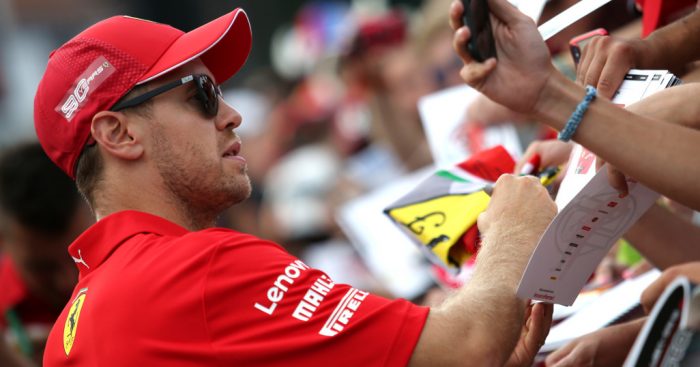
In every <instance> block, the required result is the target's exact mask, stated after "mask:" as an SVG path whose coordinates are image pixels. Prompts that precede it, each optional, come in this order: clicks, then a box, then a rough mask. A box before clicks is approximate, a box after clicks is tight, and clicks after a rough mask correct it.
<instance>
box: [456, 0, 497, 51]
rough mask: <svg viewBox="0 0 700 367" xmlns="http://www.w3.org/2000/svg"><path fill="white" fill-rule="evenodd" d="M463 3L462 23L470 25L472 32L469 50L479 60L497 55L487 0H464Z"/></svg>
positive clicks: (468, 44) (468, 45)
mask: <svg viewBox="0 0 700 367" xmlns="http://www.w3.org/2000/svg"><path fill="white" fill-rule="evenodd" d="M462 4H463V5H464V13H462V23H464V24H465V25H466V26H467V27H469V32H470V33H471V37H470V38H469V42H468V43H467V51H469V54H470V55H471V56H472V57H473V58H474V60H476V61H479V62H483V61H485V60H487V59H489V58H491V57H496V41H495V40H494V39H493V31H492V29H491V17H490V12H489V4H488V3H487V0H462Z"/></svg>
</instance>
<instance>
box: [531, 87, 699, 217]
mask: <svg viewBox="0 0 700 367" xmlns="http://www.w3.org/2000/svg"><path fill="white" fill-rule="evenodd" d="M584 93H585V92H584V89H583V88H582V87H581V86H578V85H576V84H575V83H574V82H572V81H570V80H568V79H566V77H564V76H562V75H560V74H553V75H551V76H550V78H549V80H548V81H547V84H546V86H545V87H544V88H543V90H542V92H541V95H540V97H539V101H540V102H539V103H538V104H537V105H536V109H535V113H534V117H535V119H537V120H538V121H541V122H543V123H546V124H547V125H549V126H551V127H553V128H555V129H557V130H561V129H563V128H564V125H565V124H566V121H567V120H568V119H569V117H570V116H571V114H572V112H573V111H574V110H575V109H576V106H577V105H578V103H579V102H580V101H581V100H582V99H583V96H584ZM574 140H575V141H576V142H578V143H580V144H582V145H583V146H585V147H586V148H588V149H589V150H591V151H592V152H594V153H595V154H597V155H598V156H600V157H601V158H603V159H604V160H605V161H607V162H609V163H611V164H612V165H614V166H616V167H618V168H620V169H621V170H622V171H623V172H625V173H626V174H628V175H629V176H631V177H634V178H635V179H637V180H639V181H640V182H643V183H644V184H645V185H647V186H649V187H650V188H652V189H654V190H656V191H658V192H660V193H662V194H664V195H666V196H668V197H670V198H671V199H674V200H676V201H679V202H682V203H684V204H686V205H688V206H690V207H692V208H693V209H696V210H698V209H700V194H698V193H697V190H696V189H695V183H696V182H697V177H700V165H697V164H689V163H690V162H691V161H690V160H691V157H695V156H696V155H697V142H698V141H700V131H698V130H695V129H690V128H687V127H683V126H678V125H675V124H669V123H666V122H664V121H660V120H655V119H651V118H647V117H645V116H639V115H636V114H633V113H631V112H630V111H627V110H625V109H623V108H620V107H619V106H616V105H614V104H612V103H611V102H609V101H607V100H604V99H602V98H599V99H596V100H595V101H593V102H592V103H591V104H590V107H589V108H588V110H587V111H586V113H585V114H584V118H583V120H582V122H581V124H580V126H579V128H578V129H577V131H576V133H575V134H574ZM659 152H663V154H659Z"/></svg>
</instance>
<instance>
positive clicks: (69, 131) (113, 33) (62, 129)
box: [34, 9, 252, 179]
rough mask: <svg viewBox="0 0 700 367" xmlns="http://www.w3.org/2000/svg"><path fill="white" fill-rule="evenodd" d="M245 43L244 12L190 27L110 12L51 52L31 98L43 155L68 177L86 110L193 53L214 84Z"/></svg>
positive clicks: (236, 61)
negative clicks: (33, 96)
mask: <svg viewBox="0 0 700 367" xmlns="http://www.w3.org/2000/svg"><path fill="white" fill-rule="evenodd" d="M251 45H252V36H251V30H250V23H249V21H248V16H247V15H246V13H245V12H244V11H243V10H242V9H236V10H234V11H232V12H230V13H228V14H226V15H224V16H222V17H220V18H218V19H215V20H213V21H211V22H209V23H207V24H205V25H203V26H201V27H199V28H197V29H194V30H192V31H190V32H187V33H185V32H183V31H181V30H179V29H176V28H173V27H171V26H169V25H165V24H160V23H156V22H151V21H148V20H143V19H137V18H133V17H128V16H115V17H112V18H108V19H105V20H103V21H101V22H99V23H97V24H95V25H93V26H91V27H89V28H88V29H86V30H84V31H83V32H82V33H80V34H78V35H77V36H75V37H74V38H73V39H71V40H70V41H68V42H67V43H65V44H64V45H63V46H61V47H60V48H58V49H57V50H55V51H53V52H52V53H51V55H50V56H49V62H48V65H47V67H46V72H44V76H43V78H42V80H41V82H40V83H39V87H38V89H37V92H36V96H35V98H34V127H35V129H36V133H37V136H38V138H39V142H40V143H41V145H42V147H43V148H44V151H45V152H46V154H47V155H48V156H49V158H51V160H52V161H53V162H54V163H56V165H58V166H59V167H60V168H61V169H62V170H63V171H64V172H66V173H67V174H68V176H70V177H71V178H73V179H75V165H76V163H77V161H78V158H79V157H80V154H81V152H82V151H83V148H84V147H85V145H86V143H87V141H88V139H89V137H90V127H91V124H92V118H93V116H94V115H95V114H96V113H97V112H100V111H104V110H108V109H109V108H111V107H112V106H113V105H114V104H115V103H116V102H117V101H118V100H119V99H120V98H122V97H123V96H124V95H125V94H126V93H127V92H129V91H130V90H131V89H132V88H133V87H134V86H136V85H139V84H143V83H146V82H148V81H151V80H153V79H155V78H158V77H160V76H162V75H164V74H166V73H168V72H170V71H172V70H174V69H176V68H178V67H180V66H182V65H184V64H186V63H188V62H190V61H192V60H193V59H196V58H198V57H199V58H200V59H201V60H202V62H204V64H205V65H206V66H207V68H209V70H210V71H211V72H212V73H213V76H214V78H215V79H216V81H217V83H223V82H224V81H226V80H228V79H229V78H230V77H231V76H233V75H234V74H235V73H236V72H237V71H238V70H239V69H240V68H241V67H242V66H243V64H244V63H245V60H246V59H247V58H248V54H249V53H250V49H251Z"/></svg>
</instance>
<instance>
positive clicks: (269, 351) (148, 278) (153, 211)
mask: <svg viewBox="0 0 700 367" xmlns="http://www.w3.org/2000/svg"><path fill="white" fill-rule="evenodd" d="M250 47H251V35H250V27H249V23H248V19H247V17H246V15H245V13H244V12H243V11H242V10H240V9H237V10H234V11H232V12H231V13H228V14H226V15H224V16H222V17H221V18H219V19H216V20H214V21H212V22H210V23H208V24H206V25H204V26H202V27H199V28H197V29H195V30H193V31H191V32H189V33H183V32H181V31H179V30H176V29H174V28H172V27H169V26H166V25H162V24H157V23H153V22H149V21H144V20H140V19H135V18H130V17H122V16H120V17H113V18H110V19H107V20H105V21H102V22H100V23H98V24H96V25H94V26H92V27H90V28H88V29H87V30H85V31H84V32H82V33H81V34H79V35H78V36H76V37H75V38H73V39H72V40H70V41H68V42H67V43H66V44H65V45H63V46H62V47H61V48H59V49H58V50H56V51H54V52H53V53H52V55H51V57H50V59H49V62H48V66H47V70H46V73H45V74H44V77H43V79H42V81H41V83H40V85H39V88H38V91H37V95H36V99H35V125H36V129H37V135H38V137H39V139H40V142H41V143H42V145H43V147H44V149H45V150H46V152H47V154H48V155H49V156H50V157H51V158H52V159H53V160H54V162H55V163H56V164H57V165H58V166H59V167H61V168H62V169H63V170H64V172H66V173H67V174H68V175H69V176H71V177H75V179H76V183H77V185H78V188H79V189H80V190H81V191H82V193H83V194H84V196H85V197H86V198H87V200H88V201H89V203H90V205H91V206H92V209H93V211H94V212H95V214H96V216H97V219H98V222H97V224H95V225H94V226H93V227H91V228H90V229H88V230H87V231H85V232H84V233H83V235H82V236H81V237H80V238H79V239H78V240H76V241H75V242H74V243H73V244H71V245H70V247H69V252H70V254H71V256H73V258H75V259H76V264H77V266H78V269H79V270H80V277H79V282H78V285H77V286H76V288H75V290H74V292H73V296H72V298H71V301H70V302H69V304H68V305H67V306H66V308H65V309H64V311H63V313H62V314H61V316H60V317H59V319H58V321H57V323H56V324H55V326H54V328H53V330H52V332H51V335H50V336H49V340H48V342H47V348H46V351H45V357H44V363H45V365H46V366H67V365H71V366H75V365H81V366H94V365H105V364H109V365H114V366H133V365H139V366H159V365H167V366H195V365H196V366H202V365H205V366H206V365H242V366H301V365H306V366H321V365H323V366H325V365H330V364H333V365H347V366H358V365H381V366H402V365H406V364H409V363H410V364H411V365H415V366H427V365H431V366H433V365H463V364H464V363H467V364H471V365H503V364H504V363H506V362H508V363H510V365H529V364H530V363H531V361H532V358H533V356H534V354H535V353H536V352H537V349H538V346H539V345H540V344H541V343H542V342H543V339H544V337H545V336H546V333H547V329H548V326H549V322H550V320H551V319H550V317H551V308H550V307H545V306H543V305H538V306H536V307H533V308H532V309H531V316H530V319H529V321H528V322H527V324H526V325H525V326H524V327H523V320H524V313H525V310H526V306H527V302H526V301H524V300H520V299H518V298H517V297H516V296H515V289H516V287H517V284H518V281H519V278H520V276H521V274H522V272H523V269H524V267H525V265H526V263H527V261H528V258H529V256H530V254H531V252H532V250H533V248H534V246H535V244H536V242H537V239H538V237H539V236H540V234H541V233H542V232H543V230H544V229H545V227H546V226H547V224H548V223H549V222H550V220H551V218H552V217H553V215H554V214H555V211H556V209H555V207H554V205H553V203H552V201H551V199H550V198H549V197H548V195H547V193H546V190H544V189H543V188H542V187H541V185H539V183H538V182H537V181H536V180H534V179H529V178H515V177H513V176H507V177H503V178H502V179H501V180H500V181H499V182H498V184H497V185H496V187H495V191H494V194H493V200H492V202H491V207H490V209H489V210H488V211H487V212H485V213H484V215H483V216H482V218H481V221H480V228H481V229H482V233H483V235H484V246H483V247H482V252H481V253H480V256H479V261H478V262H477V268H476V271H475V275H474V278H473V280H472V281H471V282H470V283H469V285H467V286H466V287H465V288H464V289H463V290H461V291H460V292H458V293H457V294H456V295H455V296H454V297H453V298H452V300H451V301H448V302H446V303H445V304H444V305H443V306H442V307H440V308H436V309H430V310H429V309H427V308H422V307H417V306H415V305H413V304H410V303H408V302H406V301H404V300H396V301H389V300H386V299H383V298H381V297H377V296H374V295H372V294H368V293H366V292H363V291H361V290H358V289H355V288H352V287H350V286H348V285H343V284H336V283H334V282H333V281H332V280H331V279H329V278H328V277H327V276H326V275H325V274H323V273H322V272H320V271H318V270H315V269H311V268H309V267H308V266H306V265H305V264H304V263H302V262H301V261H299V260H298V259H296V258H294V257H292V256H291V255H289V254H288V253H286V252H285V251H284V250H283V249H282V248H281V247H279V246H278V245H276V244H274V243H271V242H268V241H264V240H261V239H258V238H255V237H253V236H249V235H246V234H243V233H238V232H235V231H231V230H227V229H222V228H213V225H214V222H215V219H216V217H217V215H218V214H219V213H220V212H221V211H222V210H224V209H226V208H227V207H229V206H231V205H233V204H235V203H237V202H240V201H241V200H244V199H245V198H246V197H247V196H248V194H249V193H250V190H251V188H250V183H249V180H248V177H247V175H246V161H245V159H244V158H243V156H242V155H241V154H240V153H241V142H240V140H239V139H238V137H237V136H236V133H235V129H236V128H237V127H238V126H239V125H240V124H241V121H242V118H241V116H240V115H239V114H238V112H237V111H236V110H234V109H233V108H232V107H231V106H229V105H227V104H226V103H224V102H223V100H222V99H221V97H220V92H219V89H218V87H217V83H223V82H224V81H226V80H227V79H228V78H229V77H231V76H232V75H233V74H234V73H235V72H236V71H237V70H238V69H239V68H240V67H241V66H242V65H243V63H244V61H245V59H246V57H247V55H248V52H249V50H250ZM280 184H283V183H280ZM506 208H508V209H509V210H507V211H506V210H505V209H506ZM522 218H528V221H527V223H523V221H522ZM521 333H522V336H521ZM519 337H520V341H518V338H519ZM516 344H517V346H516ZM509 358H510V359H509Z"/></svg>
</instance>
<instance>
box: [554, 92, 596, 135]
mask: <svg viewBox="0 0 700 367" xmlns="http://www.w3.org/2000/svg"><path fill="white" fill-rule="evenodd" d="M596 93H597V92H596V89H595V88H594V87H593V86H590V85H587V86H586V96H585V97H583V101H581V103H579V104H578V106H576V109H575V110H574V113H572V114H571V117H569V121H567V122H566V125H564V129H562V130H561V131H560V132H559V140H561V141H569V140H571V137H572V136H574V133H575V132H576V129H577V128H578V125H579V124H581V120H583V114H584V113H586V110H588V105H590V104H591V102H593V100H594V99H595V97H596Z"/></svg>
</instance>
